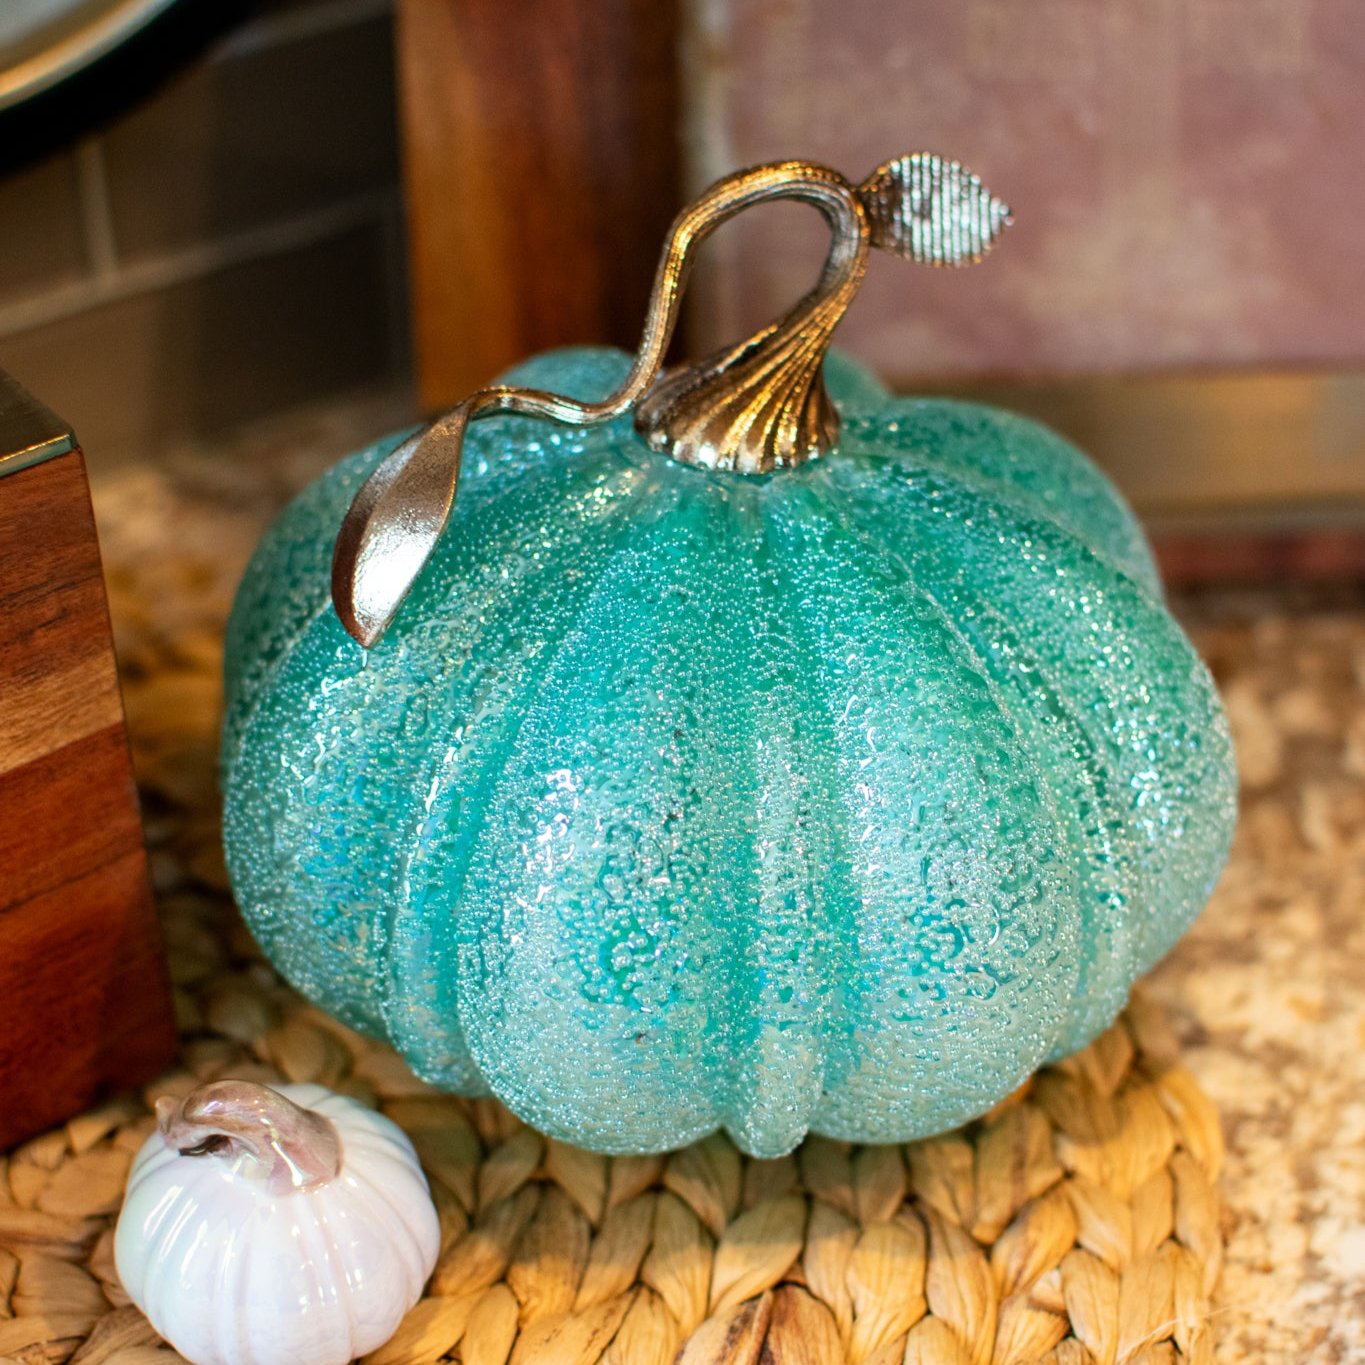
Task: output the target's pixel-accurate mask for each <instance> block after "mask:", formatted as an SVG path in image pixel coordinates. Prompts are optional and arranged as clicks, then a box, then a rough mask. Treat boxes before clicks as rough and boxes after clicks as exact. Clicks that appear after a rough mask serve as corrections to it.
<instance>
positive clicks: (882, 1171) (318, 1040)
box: [0, 486, 1223, 1365]
mask: <svg viewBox="0 0 1365 1365" xmlns="http://www.w3.org/2000/svg"><path fill="white" fill-rule="evenodd" d="M152 491H155V490H152ZM134 495H135V496H134ZM161 496H163V497H164V496H165V490H164V489H163V490H161ZM128 501H129V505H130V506H132V507H134V508H135V509H138V510H137V514H138V515H145V508H146V507H147V505H148V502H149V496H148V490H147V489H145V488H141V487H140V486H139V487H138V488H135V489H134V494H130V497H129V500H128ZM205 503H206V505H207V504H212V505H213V506H215V507H217V506H218V505H220V503H221V499H220V498H218V497H216V496H215V497H211V498H208V499H206V500H205ZM161 510H162V511H163V512H170V513H174V515H173V516H165V517H162V516H158V517H157V518H156V522H157V524H158V525H160V526H167V525H173V526H176V527H178V528H179V529H178V531H177V533H176V534H177V544H178V545H179V546H181V547H185V546H194V545H196V544H201V545H212V544H213V541H214V538H215V537H214V533H215V532H218V531H221V530H222V525H221V521H219V522H215V521H212V520H209V521H208V522H207V523H206V524H205V525H204V526H202V527H200V528H199V529H200V530H201V531H203V532H204V534H203V535H202V536H200V535H196V534H195V533H194V531H195V527H194V524H193V521H192V519H191V516H190V514H191V512H192V511H193V510H194V509H193V508H189V509H187V508H185V507H183V506H179V505H176V504H172V505H171V506H170V507H169V508H163V509H161ZM131 515H133V514H132V513H130V516H131ZM221 515H222V514H221V513H219V514H218V516H219V517H220V518H221ZM239 529H242V530H244V532H245V534H244V535H243V541H244V543H249V541H250V539H251V538H252V536H254V532H255V529H256V528H255V525H254V521H253V520H252V518H247V519H246V520H245V521H244V522H243V523H241V524H240V525H239ZM111 531H112V532H113V534H112V535H111ZM118 531H119V527H118V525H117V523H116V522H115V523H113V524H112V525H111V520H110V515H109V513H108V511H107V510H106V511H105V522H104V532H105V539H106V546H107V547H109V546H110V545H111V543H112V547H113V553H112V554H110V562H111V591H112V594H113V604H114V615H115V623H116V626H118V627H119V630H120V649H121V653H122V658H123V666H124V679H125V686H126V694H127V702H128V710H129V720H130V726H131V730H132V734H133V738H134V745H135V755H136V759H137V766H138V772H139V780H140V782H141V785H142V790H143V802H144V809H145V814H146V826H147V834H148V840H149V844H150V845H151V849H152V867H153V877H154V881H155V884H156V887H157V891H158V897H159V902H160V907H161V911H162V918H163V922H164V925H165V932H166V938H167V944H168V951H169V960H170V966H171V976H172V979H173V982H174V984H175V995H176V1004H177V1011H178V1015H179V1020H180V1029H181V1050H180V1059H179V1065H178V1067H177V1069H176V1070H175V1071H173V1072H172V1073H171V1074H169V1075H167V1076H165V1077H162V1078H160V1079H159V1080H158V1081H156V1082H154V1083H153V1084H151V1085H149V1086H148V1087H147V1088H146V1090H145V1092H144V1093H143V1094H142V1095H140V1096H128V1097H124V1098H122V1099H119V1100H117V1101H115V1102H113V1103H110V1104H108V1105H106V1106H105V1107H103V1108H101V1109H99V1110H97V1111H94V1112H91V1113H87V1114H83V1115H81V1116H80V1117H78V1118H75V1119H73V1120H72V1121H71V1122H70V1123H68V1124H67V1125H66V1126H65V1127H64V1128H61V1129H57V1130H55V1131H53V1132H50V1133H46V1134H44V1135H42V1136H40V1137H38V1138H36V1139H34V1140H32V1141H30V1142H28V1143H26V1144H25V1145H24V1146H22V1147H21V1148H19V1149H17V1150H16V1151H14V1152H12V1153H10V1154H8V1155H7V1156H6V1155H0V1361H7V1360H14V1361H25V1362H29V1361H33V1362H37V1361H43V1362H61V1361H66V1360H70V1361H71V1362H72V1363H73V1365H105V1363H106V1362H108V1365H173V1362H174V1361H176V1360H177V1359H178V1357H177V1356H176V1355H175V1353H174V1352H172V1351H170V1350H168V1349H166V1348H164V1347H163V1346H162V1345H161V1344H160V1343H159V1341H158V1339H157V1337H156V1334H155V1333H154V1332H153V1331H152V1329H151V1328H150V1327H149V1326H148V1324H147V1322H146V1321H145V1319H144V1318H143V1317H142V1315H141V1314H140V1313H139V1312H138V1310H137V1309H136V1308H133V1307H132V1306H131V1305H129V1303H128V1300H127V1298H126V1296H125V1295H124V1293H123V1291H122V1288H121V1287H120V1285H119V1284H118V1280H117V1277H116V1275H115V1272H114V1265H113V1254H112V1241H113V1231H112V1229H113V1221H114V1217H115V1215H116V1212H117V1209H118V1206H119V1203H120V1200H121V1197H122V1189H123V1182H124V1180H125V1178H126V1174H127V1169H128V1165H129V1162H130V1161H131V1158H132V1154H133V1152H134V1151H135V1150H136V1149H137V1147H138V1146H139V1145H140V1144H141V1143H142V1141H143V1140H144V1139H145V1137H146V1136H147V1134H148V1133H149V1132H151V1131H152V1128H153V1120H152V1117H151V1115H150V1112H149V1108H148V1106H149V1102H150V1100H151V1099H153V1098H155V1096H157V1095H160V1094H168V1093H169V1094H184V1093H186V1092H188V1091H189V1090H190V1089H191V1088H193V1086H195V1085H196V1084H198V1083H199V1082H201V1081H205V1080H209V1079H214V1078H219V1077H223V1076H238V1077H244V1078H250V1079H255V1080H261V1081H265V1082H266V1083H270V1082H274V1081H279V1080H281V1079H288V1080H291V1081H320V1082H322V1083H323V1084H325V1085H329V1086H332V1087H334V1088H336V1089H339V1090H342V1091H345V1092H346V1093H349V1094H351V1095H354V1096H356V1097H358V1098H359V1099H362V1100H364V1101H366V1102H368V1103H370V1104H377V1105H379V1106H380V1107H381V1108H382V1109H383V1110H384V1112H385V1113H387V1114H388V1115H389V1116H390V1117H392V1118H393V1119H395V1120H396V1121H397V1122H398V1123H400V1124H401V1125H402V1126H403V1127H404V1128H405V1129H406V1130H407V1132H408V1133H409V1134H410V1135H411V1136H412V1138H413V1141H414V1142H415V1144H416V1146H417V1149H418V1151H419V1152H420V1154H421V1156H422V1160H423V1162H424V1164H425V1167H426V1170H427V1173H428V1175H429V1177H430V1180H431V1184H432V1191H433V1194H434V1196H435V1198H436V1201H437V1205H438V1208H439V1210H440V1217H441V1226H442V1232H443V1237H442V1249H441V1255H440V1260H439V1263H438V1265H437V1268H436V1272H435V1274H434V1275H433V1277H432V1280H431V1283H430V1284H429V1286H428V1288H427V1293H426V1297H425V1298H424V1299H423V1300H422V1301H421V1302H420V1303H419V1304H418V1305H417V1307H416V1308H414V1309H413V1311H412V1312H411V1313H410V1314H409V1315H408V1316H407V1318H406V1319H405V1320H404V1322H403V1323H402V1325H401V1326H400V1328H399V1330H398V1333H397V1335H396V1336H395V1337H394V1338H393V1339H392V1340H391V1341H390V1342H389V1343H388V1344H387V1345H386V1346H384V1347H383V1348H381V1349H380V1350H379V1351H377V1352H375V1353H374V1354H373V1355H372V1356H370V1357H369V1360H370V1361H371V1362H373V1365H423V1363H424V1362H428V1361H437V1360H441V1359H451V1360H457V1361H463V1362H465V1363H466V1365H503V1362H507V1361H511V1362H513V1365H523V1363H525V1365H530V1363H531V1362H546V1363H549V1362H553V1365H589V1362H595V1361H601V1362H603V1365H665V1362H670V1361H675V1360H676V1361H680V1362H683V1363H684V1365H713V1363H714V1365H722V1363H723V1365H826V1363H827V1362H840V1361H850V1362H857V1363H859V1365H901V1362H905V1365H928V1363H929V1362H934V1363H935V1365H988V1363H990V1362H994V1363H995V1365H1013V1363H1014V1362H1025V1361H1034V1360H1042V1361H1049V1362H1057V1365H1088V1363H1089V1362H1092V1361H1094V1362H1099V1363H1100V1365H1121V1363H1128V1362H1132V1363H1133V1365H1136V1363H1137V1362H1143V1365H1155V1362H1175V1361H1184V1360H1190V1361H1206V1360H1209V1359H1210V1358H1211V1352H1212V1346H1211V1339H1210V1328H1209V1316H1210V1296H1211V1294H1212V1291H1213V1288H1214V1285H1215V1283H1216V1281H1217V1279H1218V1274H1219V1270H1220V1266H1221V1262H1222V1254H1223V1244H1222V1240H1221V1235H1220V1228H1219V1208H1218V1200H1217V1196H1216V1194H1215V1192H1214V1182H1215V1180H1216V1179H1217V1176H1218V1170H1219V1166H1220V1163H1221V1161H1222V1156H1223V1146H1222V1138H1221V1135H1220V1131H1219V1125H1218V1120H1217V1116H1216V1115H1215V1113H1214V1112H1213V1109H1212V1106H1211V1105H1210V1103H1209V1101H1208V1100H1207V1099H1206V1098H1205V1097H1204V1096H1203V1094H1202V1093H1201V1092H1200V1090H1199V1089H1198V1088H1197V1086H1196V1085H1195V1083H1194V1081H1193V1079H1192V1078H1191V1076H1190V1075H1189V1073H1188V1072H1186V1071H1184V1070H1182V1069H1181V1068H1180V1066H1179V1064H1178V1057H1177V1048H1176V1045H1175V1042H1174V1040H1173V1039H1172V1037H1171V1035H1170V1034H1169V1033H1168V1031H1167V1029H1166V1027H1165V1024H1164V1022H1163V1020H1162V1018H1161V1017H1160V1015H1159V1014H1158V1013H1157V1012H1156V1010H1155V1008H1154V1007H1153V1006H1152V1005H1151V1004H1150V1003H1147V1002H1144V1000H1143V999H1142V997H1141V996H1138V997H1136V998H1135V999H1134V1001H1133V1003H1132V1004H1131V1005H1130V1007H1129V1009H1128V1010H1127V1012H1126V1013H1125V1015H1124V1016H1123V1018H1122V1019H1121V1020H1120V1021H1119V1022H1118V1023H1117V1024H1116V1025H1115V1026H1114V1027H1113V1028H1111V1029H1110V1030H1109V1031H1108V1032H1107V1033H1105V1034H1104V1035H1103V1036H1102V1037H1101V1038H1100V1039H1099V1040H1098V1041H1097V1042H1096V1043H1094V1044H1093V1045H1092V1046H1091V1047H1090V1048H1088V1049H1086V1051H1085V1052H1083V1053H1081V1054H1079V1055H1078V1056H1076V1057H1073V1058H1071V1059H1069V1060H1067V1061H1065V1062H1063V1063H1061V1064H1060V1065H1057V1066H1053V1067H1050V1068H1047V1069H1046V1070H1044V1071H1042V1072H1040V1073H1039V1074H1038V1075H1037V1076H1035V1077H1034V1078H1033V1079H1032V1080H1031V1081H1030V1082H1028V1083H1027V1084H1026V1085H1025V1086H1023V1087H1022V1088H1021V1089H1020V1090H1019V1091H1018V1092H1016V1093H1015V1094H1014V1095H1012V1096H1011V1097H1010V1098H1009V1099H1008V1100H1006V1101H1005V1102H1004V1103H1003V1104H1001V1105H1000V1106H999V1107H998V1108H997V1109H996V1110H995V1111H993V1112H992V1113H991V1114H989V1115H987V1116H986V1117H985V1118H984V1119H982V1120H980V1121H979V1122H976V1123H973V1124H971V1125H969V1126H968V1127H966V1128H964V1129H962V1130H960V1131H959V1132H956V1133H952V1134H949V1135H947V1136H945V1137H941V1138H937V1139H934V1140H932V1141H928V1142H919V1143H913V1144H910V1145H907V1146H884V1147H850V1146H849V1145H847V1144H844V1143H838V1142H830V1141H825V1140H822V1139H818V1138H812V1139H809V1140H808V1141H807V1142H805V1143H804V1144H803V1145H802V1146H801V1147H800V1148H799V1149H798V1150H797V1151H796V1152H795V1153H794V1154H793V1155H791V1156H788V1157H783V1158H781V1159H779V1160H776V1161H755V1160H750V1159H747V1158H745V1157H742V1156H741V1155H740V1154H739V1153H738V1152H737V1151H736V1149H735V1148H734V1147H733V1146H732V1145H731V1143H730V1142H729V1141H728V1140H726V1139H725V1138H722V1137H712V1138H709V1139H707V1140H706V1141H704V1142H701V1143H698V1144H696V1145H695V1146H692V1147H689V1148H687V1149H685V1150H683V1151H679V1152H675V1153H672V1154H670V1155H668V1156H663V1157H629V1158H622V1157H616V1158H605V1157H599V1156H594V1155H591V1154H589V1153H585V1152H582V1151H578V1150H576V1149H574V1148H571V1147H568V1146H565V1145H563V1144H561V1143H558V1142H553V1141H550V1142H547V1141H546V1140H545V1139H544V1138H542V1137H540V1136H539V1135H538V1134H536V1133H535V1132H533V1131H531V1130H530V1129H528V1128H526V1127H525V1126H524V1125H523V1124H521V1123H520V1122H519V1121H518V1120H517V1119H515V1118H514V1117H513V1116H512V1115H511V1114H509V1113H508V1112H507V1110H506V1109H504V1108H503V1107H502V1106H501V1105H499V1104H497V1103H496V1102H494V1101H491V1100H477V1101H465V1100H460V1099H455V1098H451V1097H449V1096H443V1095H439V1094H437V1093H435V1092H433V1091H431V1090H429V1089H428V1088H427V1087H426V1086H424V1085H422V1084H421V1083H420V1082H419V1081H416V1080H415V1079H414V1078H413V1077H412V1075H411V1074H410V1073H409V1072H408V1070H407V1069H406V1067H405V1066H404V1065H403V1063H402V1062H401V1061H400V1060H399V1058H398V1057H397V1056H396V1055H395V1054H394V1053H393V1052H391V1051H390V1050H388V1049H387V1048H384V1047H380V1046H378V1045H376V1044H374V1043H372V1042H369V1041H368V1040H366V1039H364V1038H361V1037H359V1036H358V1035H356V1034H354V1033H351V1032H349V1031H348V1030H346V1029H344V1028H343V1027H341V1026H340V1025H338V1024H336V1023H335V1022H333V1021H332V1020H329V1019H328V1018H326V1017H325V1016H324V1015H322V1014H321V1013H320V1012H318V1011H317V1010H315V1009H313V1008H312V1007H311V1006H309V1005H307V1004H305V1003H304V1002H303V1001H301V1000H300V999H299V998H298V997H297V996H296V995H295V994H294V993H293V992H292V991H291V990H290V989H289V988H288V987H287V986H285V985H283V983H281V982H280V980H279V978H278V977H277V976H276V975H275V973H274V972H273V970H272V969H271V968H270V967H269V965H268V964H267V963H265V962H264V961H263V960H261V958H260V956H259V953H258V950H257V949H256V947H255V945H254V944H253V943H252V941H251V939H250V938H249V936H248V935H247V934H246V932H245V930H244V928H243V927H242V924H241V921H240V920H239V919H238V917H237V916H236V913H235V911H234V910H233V908H232V906H231V902H230V900H229V898H228V896H227V886H226V879H225V876H224V873H223V869H222V863H221V856H220V853H219V842H218V826H217V813H216V805H215V795H214V764H213V749H214V742H215V733H216V723H217V713H218V705H219V702H218V696H217V683H216V678H217V670H218V668H219V659H218V653H217V641H218V639H219V638H220V631H221V619H222V614H223V612H224V611H225V609H226V599H227V591H228V589H229V588H230V585H231V582H232V581H233V580H234V579H235V575H236V572H237V566H231V567H230V568H229V569H228V570H227V571H223V570H222V568H221V564H220V561H218V560H216V559H214V558H213V557H212V555H211V552H208V551H203V550H200V551H198V553H200V554H203V555H204V558H203V560H202V561H189V562H180V561H173V560H168V559H167V558H165V557H164V556H163V557H161V558H158V559H156V560H154V561H153V562H154V563H155V565H156V567H155V569H148V568H146V567H142V566H145V565H146V564H147V562H148V557H147V556H145V555H142V556H137V557H130V558H129V560H128V562H127V563H126V564H121V561H120V554H119V546H120V538H119V535H118ZM219 548H221V546H220V547H219ZM180 553H181V554H182V555H183V554H193V553H196V551H194V550H192V549H183V548H182V549H181V550H180ZM243 553H244V551H243ZM230 562H231V561H230V560H229V564H230ZM139 574H141V575H143V577H142V578H140V577H139Z"/></svg>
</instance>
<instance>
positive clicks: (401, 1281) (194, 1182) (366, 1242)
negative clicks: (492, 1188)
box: [114, 1081, 440, 1365]
mask: <svg viewBox="0 0 1365 1365" xmlns="http://www.w3.org/2000/svg"><path fill="white" fill-rule="evenodd" d="M156 1109H157V1118H158V1131H157V1132H155V1133H153V1134H152V1135H151V1137H149V1138H148V1139H147V1141H146V1142H145V1143H144V1144H143V1146H142V1148H141V1150H140V1151H139V1152H138V1154H137V1157H136V1159H135V1160H134V1161H133V1166H132V1170H131V1172H130V1173H129V1176H128V1192H127V1195H126V1197H125V1200H124V1204H123V1212H122V1213H121V1214H120V1215H119V1223H118V1231H117V1234H116V1236H115V1242H114V1253H115V1257H116V1260H117V1263H118V1272H119V1276H120V1278H121V1279H122V1281H123V1286H124V1288H125V1289H126V1290H127V1291H128V1295H129V1297H130V1298H131V1299H132V1300H133V1302H134V1303H136V1304H137V1305H138V1307H139V1308H141V1309H142V1311H143V1312H144V1313H146V1315H147V1317H148V1318H149V1319H150V1321H151V1324H152V1326H153V1327H155V1328H156V1330H157V1331H158V1332H159V1333H160V1334H161V1335H162V1336H163V1337H164V1338H165V1339H166V1340H167V1341H168V1342H170V1343H171V1345H172V1346H174V1347H175V1349H176V1350H177V1351H179V1352H180V1353H181V1355H183V1356H185V1357H186V1358H187V1359H189V1360H191V1361H193V1362H195V1365H343V1363H344V1362H345V1361H349V1360H351V1359H352V1358H354V1357H355V1356H359V1355H364V1354H365V1352H367V1351H372V1350H374V1348H375V1347H377V1346H379V1345H381V1344H382V1343H383V1342H385V1341H387V1340H388V1338H389V1337H390V1336H392V1335H393V1332H394V1329H395V1328H396V1327H397V1326H398V1323H399V1321H400V1320H401V1319H402V1317H403V1314H404V1313H406V1312H407V1310H408V1309H409V1308H411V1307H412V1305H413V1304H414V1303H416V1302H417V1300H418V1299H419V1298H420V1297H421V1293H422V1287H423V1285H424V1284H425V1283H426V1280H427V1277H428V1275H430V1274H431V1270H432V1267H433V1266H434V1265H435V1263H436V1252H437V1248H438V1245H439V1241H440V1231H439V1227H438V1224H437V1219H436V1210H435V1207H434V1206H433V1204H432V1202H431V1194H430V1191H429V1190H428V1188H427V1182H426V1177H425V1176H424V1175H423V1174H422V1169H421V1167H420V1165H419V1164H418V1161H417V1155H416V1153H415V1152H414V1151H413V1148H412V1144H411V1143H410V1142H409V1141H408V1139H407V1136H406V1134H404V1133H403V1131H402V1130H401V1129H400V1128H398V1127H397V1125H395V1124H394V1123H392V1122H391V1121H390V1120H389V1119H386V1118H385V1117H384V1116H383V1115H382V1114H376V1113H374V1112H373V1111H371V1110H369V1109H367V1108H366V1107H365V1106H364V1105H362V1104H360V1103H358V1102H357V1101H355V1100H353V1099H349V1098H347V1097H346V1096H344V1095H337V1094H334V1093H333V1092H332V1091H330V1090H327V1089H326V1088H325V1087H323V1086H320V1085H285V1086H281V1087H280V1088H279V1089H278V1090H273V1089H270V1088H269V1087H267V1086H263V1085H255V1084H252V1083H250V1082H246V1081H216V1082H214V1083H212V1084H210V1085H204V1086H200V1087H199V1088H198V1089H197V1090H195V1091H193V1092H192V1093H191V1094H189V1095H188V1096H186V1097H185V1099H184V1100H182V1101H179V1102H177V1101H175V1100H172V1099H169V1098H162V1099H160V1100H158V1101H157V1106H156Z"/></svg>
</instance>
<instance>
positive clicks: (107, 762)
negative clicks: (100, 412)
mask: <svg viewBox="0 0 1365 1365" xmlns="http://www.w3.org/2000/svg"><path fill="white" fill-rule="evenodd" d="M173 1041H174V1030H173V1022H172V1019H171V1013H170V1004H169V991H168V987H167V983H166V972H165V966H164V963H163V960H162V955H161V943H160V936H159V931H158V928H157V922H156V916H155V912H154V911H153V908H152V901H151V894H150V889H149V886H148V882H147V868H146V859H145V855H144V853H143V847H142V830H141V825H140V822H139V819H138V806H137V795H136V792H135V790H134V787H133V778H132V770H131V766H130V763H129V757H128V745H127V738H126V736H125V733H124V728H123V711H122V707H121V705H120V701H119V691H118V678H117V674H116V672H115V667H114V654H113V642H112V639H111V637H110V631H109V618H108V611H107V608H106V605H105V596H104V584H103V578H102V575H101V569H100V556H99V544H98V541H97V539H96V535H95V523H94V517H93V514H92V512H91V508H90V497H89V491H88V489H87V485H86V478H85V466H84V462H83V460H82V458H81V455H80V452H79V451H75V452H72V453H71V454H67V455H62V456H59V457H58V458H56V459H52V460H48V461H46V462H45V463H43V464H39V465H35V466H33V467H32V468H29V469H25V470H21V471H20V472H18V473H16V474H12V475H9V476H8V477H6V478H4V479H0V1097H3V1103H0V1146H4V1145H6V1144H7V1143H9V1142H13V1141H15V1140H17V1139H18V1138H20V1137H22V1136H24V1135H26V1134H27V1133H31V1132H36V1131H38V1130H39V1129H42V1128H44V1127H47V1126H49V1125H50V1124H52V1123H54V1122H56V1121H58V1120H60V1119H63V1118H65V1117H67V1116H68V1115H69V1114H72V1113H74V1112H76V1111H77V1110H79V1109H80V1108H82V1107H83V1106H85V1105H87V1104H89V1103H90V1102H91V1101H92V1100H94V1099H95V1098H97V1097H98V1096H99V1095H100V1094H102V1093H104V1092H106V1091H108V1090H110V1089H113V1088H117V1087H120V1086H124V1085H127V1084H131V1083H133V1082H136V1081H139V1080H142V1079H144V1078H145V1077H146V1076H148V1075H150V1074H151V1073H152V1072H153V1071H155V1070H156V1069H157V1068H158V1067H159V1066H161V1065H162V1064H164V1062H165V1061H166V1060H167V1058H168V1057H169V1056H170V1054H171V1049H172V1047H173Z"/></svg>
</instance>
